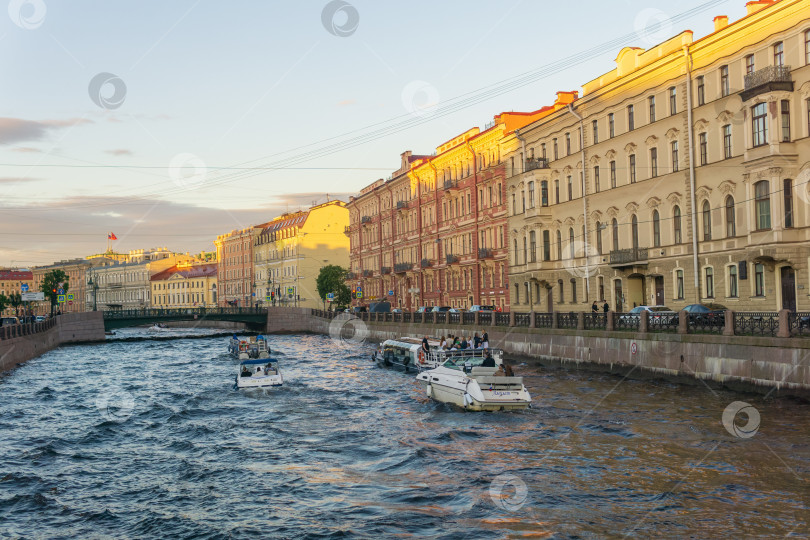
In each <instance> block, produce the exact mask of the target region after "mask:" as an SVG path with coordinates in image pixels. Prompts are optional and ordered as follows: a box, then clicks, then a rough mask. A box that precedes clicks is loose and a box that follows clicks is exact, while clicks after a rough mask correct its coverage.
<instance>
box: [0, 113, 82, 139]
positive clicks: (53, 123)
mask: <svg viewBox="0 0 810 540" xmlns="http://www.w3.org/2000/svg"><path fill="white" fill-rule="evenodd" d="M92 123H93V122H92V120H88V119H86V118H68V119H66V120H44V121H42V122H37V121H35V120H24V119H22V118H8V117H0V144H14V143H18V142H22V141H40V140H42V139H44V138H45V136H46V135H47V134H48V133H49V132H50V131H51V130H54V129H61V128H65V127H70V126H75V125H80V124H92Z"/></svg>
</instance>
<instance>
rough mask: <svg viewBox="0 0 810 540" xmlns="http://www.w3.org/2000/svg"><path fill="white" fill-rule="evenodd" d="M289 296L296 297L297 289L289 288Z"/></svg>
mask: <svg viewBox="0 0 810 540" xmlns="http://www.w3.org/2000/svg"><path fill="white" fill-rule="evenodd" d="M287 294H289V295H290V296H292V295H294V294H295V289H294V288H292V287H287Z"/></svg>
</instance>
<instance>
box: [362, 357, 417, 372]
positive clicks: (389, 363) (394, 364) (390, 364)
mask: <svg viewBox="0 0 810 540" xmlns="http://www.w3.org/2000/svg"><path fill="white" fill-rule="evenodd" d="M373 360H374V362H375V363H376V364H377V366H379V367H381V368H385V369H394V370H397V371H404V372H405V373H418V372H419V366H418V364H413V363H411V362H408V363H407V364H405V363H402V362H398V361H396V360H395V359H394V360H385V359H384V358H383V357H382V355H380V354H375V355H374V358H373Z"/></svg>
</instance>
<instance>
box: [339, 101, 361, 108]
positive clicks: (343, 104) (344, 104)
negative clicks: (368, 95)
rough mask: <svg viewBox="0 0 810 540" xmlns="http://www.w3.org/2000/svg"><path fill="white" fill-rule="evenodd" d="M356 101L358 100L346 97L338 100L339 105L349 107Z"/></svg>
mask: <svg viewBox="0 0 810 540" xmlns="http://www.w3.org/2000/svg"><path fill="white" fill-rule="evenodd" d="M355 103H357V102H356V101H355V100H353V99H344V100H343V101H340V102H338V107H347V106H349V105H354V104H355Z"/></svg>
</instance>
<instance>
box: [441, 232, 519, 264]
mask: <svg viewBox="0 0 810 540" xmlns="http://www.w3.org/2000/svg"><path fill="white" fill-rule="evenodd" d="M514 246H515V266H517V265H518V264H519V263H520V260H519V259H518V243H517V238H516V239H515V241H514ZM445 251H447V248H445ZM448 255H449V253H448Z"/></svg>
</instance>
